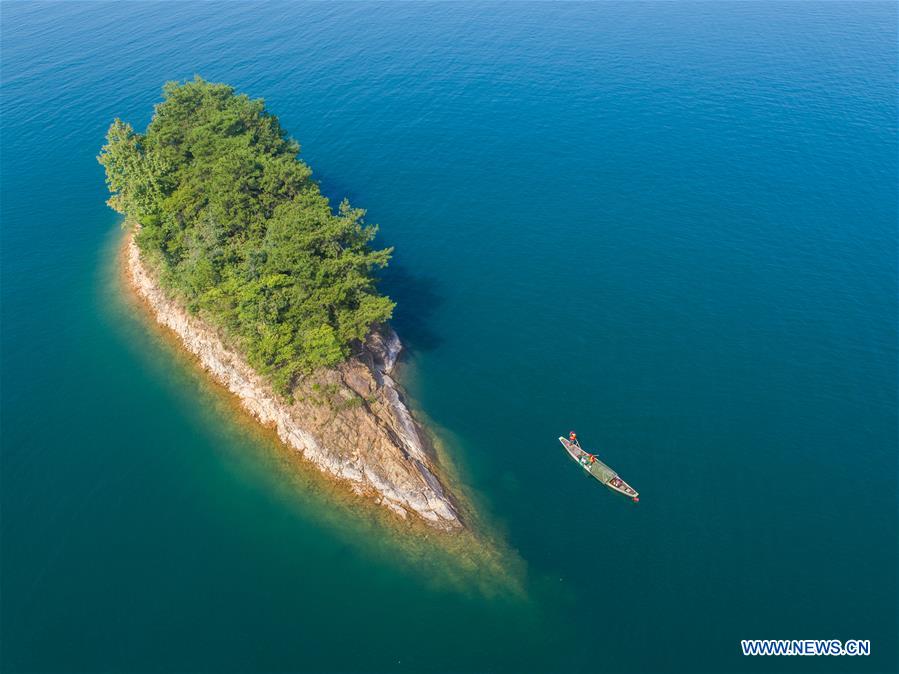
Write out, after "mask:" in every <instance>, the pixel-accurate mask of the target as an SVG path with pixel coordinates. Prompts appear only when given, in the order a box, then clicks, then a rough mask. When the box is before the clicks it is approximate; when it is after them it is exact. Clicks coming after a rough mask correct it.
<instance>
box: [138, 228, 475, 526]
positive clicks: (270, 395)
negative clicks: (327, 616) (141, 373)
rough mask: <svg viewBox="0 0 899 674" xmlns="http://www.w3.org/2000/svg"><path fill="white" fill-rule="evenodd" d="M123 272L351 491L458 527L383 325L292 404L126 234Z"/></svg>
mask: <svg viewBox="0 0 899 674" xmlns="http://www.w3.org/2000/svg"><path fill="white" fill-rule="evenodd" d="M125 245H126V264H127V271H128V277H129V279H130V281H131V284H132V286H133V287H134V289H135V291H136V292H137V293H138V295H140V297H142V298H143V299H144V300H145V301H146V302H147V304H148V305H149V307H150V310H151V311H152V313H153V315H154V317H155V318H156V320H157V321H158V322H159V323H160V324H162V325H164V326H166V327H167V328H169V329H170V330H172V331H173V332H174V333H175V334H176V335H178V337H179V339H180V340H181V342H182V343H183V345H184V347H185V348H186V349H187V350H188V351H190V352H191V353H192V354H194V355H195V356H197V358H199V360H200V364H201V365H202V366H203V368H204V369H206V370H207V371H208V372H209V373H210V374H211V375H212V377H213V378H214V379H215V380H216V381H217V382H219V383H220V384H222V385H223V386H225V387H226V388H227V389H228V390H229V391H230V392H231V393H233V394H234V395H236V396H237V397H238V398H239V399H240V401H241V403H242V405H243V406H244V408H246V409H247V411H249V412H250V414H252V415H253V416H254V417H256V419H258V420H259V421H260V423H262V424H264V425H270V426H273V427H274V428H275V430H276V431H277V433H278V437H279V438H281V440H282V441H283V442H285V443H286V444H287V445H289V446H290V447H292V448H293V449H296V450H298V451H299V452H301V453H302V454H303V456H304V457H305V458H306V459H308V460H309V461H311V462H312V463H314V464H315V465H316V466H318V467H319V468H320V469H321V470H322V471H324V472H326V473H328V474H330V475H332V476H334V477H336V478H339V479H341V480H345V481H347V482H349V483H350V486H351V488H352V489H353V491H356V492H358V493H362V494H367V495H371V496H372V497H374V499H375V501H376V502H377V503H380V504H381V505H384V506H385V507H387V508H388V509H390V510H391V511H393V512H395V513H397V514H398V515H401V516H402V517H404V518H405V517H406V515H407V514H408V513H413V514H415V515H417V516H419V517H420V518H422V519H423V520H424V521H425V522H427V523H428V524H430V525H432V526H434V527H436V528H439V529H446V530H451V529H458V528H461V526H462V524H461V522H460V519H459V515H458V513H457V511H456V508H455V507H454V506H453V504H452V502H451V500H450V498H449V497H448V495H447V494H446V493H445V491H444V489H443V487H442V486H441V484H440V481H439V480H438V479H437V477H436V475H435V473H434V468H433V462H432V459H431V457H430V456H429V455H428V453H427V452H426V451H425V447H424V443H423V441H422V435H421V430H420V429H419V427H418V425H417V424H416V422H415V420H414V419H413V418H412V415H411V413H410V412H409V409H408V408H407V407H406V405H405V403H404V402H403V398H402V395H401V394H400V391H399V389H398V388H397V385H396V383H395V382H394V380H393V379H392V378H391V377H390V373H391V371H392V370H393V366H394V365H395V363H396V358H397V355H398V354H399V352H400V350H401V349H402V344H401V343H400V340H399V337H397V335H396V333H395V332H394V331H393V330H392V329H391V328H389V327H385V328H384V329H382V330H381V331H379V332H374V333H372V335H370V336H369V338H368V340H367V341H366V343H365V344H364V345H363V346H362V348H361V349H360V352H359V353H358V354H356V355H354V356H353V357H352V358H350V359H349V360H348V361H346V362H345V363H343V364H341V365H339V366H338V367H335V368H332V369H324V370H321V371H319V372H316V373H314V374H313V375H310V376H308V377H305V378H304V379H303V380H302V381H301V382H300V384H299V385H297V387H296V388H295V389H294V391H293V398H294V400H293V401H292V402H288V401H286V400H284V399H283V398H281V397H280V396H278V395H277V394H276V393H275V392H274V391H273V390H272V388H271V387H270V386H269V385H268V384H267V383H266V382H265V380H264V379H263V378H262V377H260V376H259V375H258V374H257V373H256V371H255V370H253V368H251V367H250V366H249V364H248V363H247V362H246V361H245V359H244V358H243V357H242V356H241V355H240V354H239V353H237V352H236V351H235V350H233V349H231V348H229V347H227V346H226V345H225V343H224V341H223V340H222V338H221V337H220V335H219V334H218V332H217V331H216V330H214V329H213V328H212V327H211V326H209V325H208V324H206V323H205V322H204V321H202V320H201V319H199V318H197V317H195V316H191V315H190V314H188V313H187V311H185V310H184V308H183V307H182V306H181V305H180V304H179V303H178V302H176V301H174V300H172V299H170V298H169V297H168V296H167V295H166V294H165V293H164V292H163V290H162V289H161V288H160V286H159V284H158V283H157V282H156V279H155V277H154V275H153V273H152V272H151V271H150V270H149V269H148V268H147V266H146V265H145V264H144V263H143V261H142V260H141V256H140V250H139V249H138V247H137V245H136V244H135V242H134V237H133V235H130V234H129V236H128V238H127V241H126V244H125Z"/></svg>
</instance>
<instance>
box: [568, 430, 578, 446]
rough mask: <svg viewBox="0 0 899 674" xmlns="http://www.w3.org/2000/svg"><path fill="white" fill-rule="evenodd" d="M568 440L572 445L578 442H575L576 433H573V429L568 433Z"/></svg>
mask: <svg viewBox="0 0 899 674" xmlns="http://www.w3.org/2000/svg"><path fill="white" fill-rule="evenodd" d="M568 442H570V443H571V444H572V445H576V444H578V443H577V433H575V432H574V431H571V433H569V434H568Z"/></svg>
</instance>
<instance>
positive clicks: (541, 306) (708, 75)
mask: <svg viewBox="0 0 899 674" xmlns="http://www.w3.org/2000/svg"><path fill="white" fill-rule="evenodd" d="M0 24H2V35H0V37H2V118H0V120H2V205H0V207H2V212H0V214H2V239H0V244H2V259H0V262H2V266H0V270H2V284H0V286H2V288H0V292H2V324H0V332H2V335H0V337H2V388H0V395H2V419H0V421H2V465H0V467H2V472H0V480H2V482H0V484H2V490H0V494H2V495H0V499H2V504H0V505H2V510H0V518H2V520H0V526H2V529H0V533H2V539H0V543H2V567H0V572H2V575H0V590H2V592H0V620H2V622H0V627H2V633H0V634H2V643H0V667H2V669H3V670H4V671H19V670H55V671H60V670H91V671H126V670H127V671H136V670H141V671H143V670H161V671H162V670H164V671H174V670H178V671H183V670H234V671H249V670H265V671H287V670H307V671H324V670H331V671H336V670H341V671H345V670H372V671H374V670H377V671H383V670H397V671H399V670H403V671H413V672H414V671H447V670H452V671H467V670H477V671H510V672H515V671H524V670H535V671H610V672H611V671H639V672H651V671H708V672H722V671H817V670H825V671H841V670H843V671H856V672H869V671H890V670H895V669H896V668H897V657H899V656H897V634H899V626H897V568H899V564H897V540H899V535H897V534H899V532H897V512H899V503H897V473H899V469H897V453H899V452H897V419H896V408H897V400H896V395H897V394H896V389H897V368H896V359H897V354H896V348H897V347H896V344H897V334H896V333H897V330H896V326H897V306H896V305H897V278H896V277H897V259H896V257H897V237H896V222H897V198H896V187H897V142H896V141H897V133H896V131H897V129H896V103H897V101H896V98H897V94H896V92H897V53H896V52H897V47H896V25H897V10H896V5H895V4H893V3H879V4H878V3H836V2H828V3H813V2H804V3H783V4H778V3H764V2H759V3H701V4H636V3H634V4H630V3H628V4H619V3H604V4H564V5H548V4H465V3H462V4H390V5H373V4H317V5H303V6H295V5H292V4H264V5H258V4H254V5H252V6H251V5H248V4H239V3H228V4H205V3H204V4H189V3H161V4H152V3H131V4H106V3H87V4H81V3H56V4H36V3H28V4H19V3H3V4H2V6H0ZM195 73H200V74H202V75H203V76H204V77H206V78H208V79H212V80H221V81H227V82H230V83H232V84H234V85H235V86H237V87H238V88H239V89H241V90H243V91H246V92H247V93H249V94H250V95H252V96H261V97H264V98H265V99H266V100H267V102H268V105H269V107H270V109H271V110H272V111H273V112H274V113H276V114H277V115H279V116H280V117H281V120H282V122H283V124H284V125H285V126H286V128H288V129H289V130H290V131H291V133H292V134H293V135H295V136H296V137H297V138H298V139H299V140H300V142H301V143H302V145H303V155H304V157H305V158H306V159H307V160H308V161H309V162H310V163H311V165H312V166H313V168H314V169H315V170H316V174H317V176H318V178H319V179H320V180H321V181H322V185H323V188H324V190H325V191H326V192H327V193H328V194H330V195H333V196H334V197H335V198H340V197H342V196H344V195H347V196H349V197H350V199H351V200H353V201H354V202H356V203H357V204H358V205H362V206H364V207H366V208H368V209H369V219H370V220H371V221H373V222H378V223H380V225H381V227H382V233H381V237H380V238H381V241H382V242H383V243H384V244H389V245H394V246H396V251H397V252H396V257H395V261H394V264H393V266H392V267H391V269H390V270H389V273H388V274H387V275H386V278H385V287H386V289H387V290H388V291H389V292H390V293H391V294H392V295H393V296H394V297H395V299H397V300H398V302H399V308H398V311H397V316H396V321H395V323H396V327H397V330H398V331H399V332H400V334H401V335H402V337H403V338H404V339H405V341H406V342H407V344H408V346H409V354H408V357H407V360H406V363H405V369H404V377H405V380H406V383H407V386H408V389H409V391H410V393H411V395H412V398H413V399H414V401H415V404H416V406H418V407H419V408H420V409H421V410H423V411H424V412H425V413H426V414H427V415H428V416H429V417H430V418H431V419H432V420H433V422H434V424H435V426H436V427H437V428H440V429H442V430H441V434H442V437H443V439H444V442H445V444H446V446H447V449H448V451H449V452H450V453H451V454H452V456H453V457H454V460H455V462H456V464H457V466H458V471H459V473H460V475H461V478H462V480H463V481H464V483H465V484H466V485H467V493H468V494H469V495H470V498H471V499H472V500H473V501H474V502H475V503H477V505H478V508H479V512H480V513H481V514H482V517H483V522H482V523H481V526H482V528H483V530H484V531H485V532H486V533H485V535H487V536H489V537H491V539H492V543H491V546H492V548H493V550H494V554H496V555H498V556H499V557H498V558H499V559H500V560H501V564H502V566H503V567H505V569H506V573H505V574H502V573H496V571H495V570H494V569H492V568H488V565H487V564H485V563H484V562H483V557H482V556H479V555H473V556H472V557H471V558H467V559H463V560H462V561H458V560H457V556H458V555H457V554H449V555H447V554H445V553H439V552H432V547H433V546H432V545H431V542H429V541H421V540H413V541H412V542H411V543H410V542H408V541H406V542H399V541H401V540H403V538H404V537H403V536H401V535H398V534H397V533H395V532H393V531H391V530H390V528H389V527H387V526H386V525H384V523H383V522H382V521H381V520H380V519H379V518H378V517H377V516H376V515H374V514H373V513H372V512H371V511H370V510H368V509H366V508H360V507H359V506H358V504H354V503H353V502H349V503H347V502H345V500H344V499H341V498H339V497H335V495H334V494H333V493H331V492H330V491H329V490H328V489H327V487H325V486H323V485H322V484H321V483H320V481H317V480H316V479H315V478H314V477H312V476H309V475H304V474H303V471H302V467H301V466H297V465H296V464H297V462H296V461H292V460H291V457H289V456H285V455H284V454H283V453H281V452H279V450H278V448H277V447H276V446H273V444H272V443H271V442H270V440H269V439H268V438H267V436H264V435H261V434H259V433H257V432H255V431H253V430H252V428H248V427H247V426H246V425H245V424H243V423H240V421H239V417H237V416H236V415H234V414H233V412H232V410H231V409H230V407H229V405H228V403H227V400H226V399H224V398H223V397H222V396H221V395H219V394H218V393H216V391H215V390H214V389H212V388H211V387H209V386H207V385H205V384H204V382H203V378H202V377H200V376H198V375H197V373H196V371H195V370H194V369H193V368H192V366H191V364H190V363H189V361H187V360H186V359H184V358H180V357H178V355H177V353H176V352H174V351H173V350H172V348H171V345H170V344H168V343H167V342H166V341H165V340H162V339H160V338H158V337H157V336H156V335H155V334H154V333H152V332H149V333H148V332H147V330H146V326H145V324H144V323H142V321H141V319H140V317H139V316H137V314H136V313H135V312H134V311H133V308H132V307H130V306H129V305H128V304H127V303H126V302H125V301H123V299H122V297H121V294H120V292H119V288H118V285H117V277H116V273H115V260H114V257H115V250H116V245H117V242H118V237H119V233H118V221H117V219H116V217H115V214H114V213H113V212H111V211H110V210H108V209H107V208H106V207H105V206H104V203H103V202H104V200H105V198H106V196H105V188H104V185H103V179H102V173H101V168H100V167H99V166H98V165H97V164H96V162H95V160H94V156H95V155H96V153H97V151H98V148H99V146H100V144H101V142H102V139H103V134H104V132H105V129H106V127H107V126H108V124H109V122H110V121H111V119H112V118H113V117H115V116H120V117H123V118H125V119H127V120H129V121H131V122H132V123H134V124H135V126H138V127H143V126H145V125H146V123H147V122H148V120H149V117H150V115H151V113H152V107H151V106H152V103H153V102H155V101H157V100H158V98H159V95H160V86H161V84H162V83H163V82H164V81H166V80H169V79H183V78H188V77H192V76H193V75H194V74H195ZM572 428H575V429H577V431H578V432H579V435H580V436H581V437H582V439H583V440H584V441H585V442H586V443H587V444H589V445H591V446H593V447H596V448H598V449H599V450H600V455H601V456H602V458H603V459H604V460H605V461H607V462H608V463H609V464H610V465H611V466H613V467H615V468H616V469H617V470H618V471H619V472H620V473H621V474H622V476H623V477H624V478H625V479H627V480H628V481H629V482H631V483H632V484H633V485H634V486H635V487H636V488H637V489H639V490H640V491H641V502H640V503H639V504H638V505H634V504H632V503H630V502H629V501H627V500H626V499H624V498H621V497H618V496H617V495H615V494H612V493H611V492H609V491H608V490H605V489H603V488H601V487H599V486H598V485H596V484H595V483H594V482H592V481H591V480H590V479H589V478H586V477H585V476H583V475H581V474H580V472H579V470H578V469H577V468H576V466H574V465H573V464H571V463H570V461H569V460H568V459H566V457H565V456H564V455H563V454H562V450H561V448H560V447H559V446H558V443H557V441H556V437H557V436H558V435H559V434H561V433H566V432H567V431H568V430H570V429H572ZM472 567H475V570H474V571H473V570H472ZM478 567H480V568H481V570H482V573H478ZM460 568H461V569H462V570H461V571H460V570H459V569H460ZM745 638H787V639H789V638H797V639H799V638H801V639H807V638H837V639H850V638H860V639H870V640H871V641H872V655H871V657H869V658H855V659H849V658H797V659H776V658H766V659H760V658H757V659H747V658H743V657H742V656H741V655H740V646H739V640H740V639H745Z"/></svg>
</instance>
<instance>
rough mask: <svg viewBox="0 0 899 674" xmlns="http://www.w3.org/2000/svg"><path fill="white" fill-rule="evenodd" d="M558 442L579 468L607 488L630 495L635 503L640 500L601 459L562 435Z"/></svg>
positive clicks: (631, 488)
mask: <svg viewBox="0 0 899 674" xmlns="http://www.w3.org/2000/svg"><path fill="white" fill-rule="evenodd" d="M559 442H561V443H562V446H563V447H564V448H565V451H566V452H568V455H569V456H570V457H571V458H572V459H574V460H575V461H577V462H578V463H579V464H580V466H581V468H583V469H584V470H586V471H587V472H588V473H590V475H592V476H593V477H595V478H596V479H597V480H599V481H600V482H602V483H603V484H604V485H606V486H607V487H608V488H609V489H611V490H613V491H617V492H618V493H619V494H624V495H625V496H630V497H631V498H632V499H634V502H635V503H636V502H637V501H639V500H640V494H639V493H638V492H637V490H636V489H634V488H633V487H632V486H630V485H629V484H628V483H627V482H625V481H624V480H622V479H621V478H620V477H618V473H616V472H615V471H614V470H612V469H611V468H609V467H608V466H607V465H606V464H604V463H603V462H602V461H600V460H599V459H597V458H596V457H595V456H593V455H592V454H590V453H589V452H585V451H584V450H583V449H582V448H581V446H580V445H579V444H575V443H572V442H569V441H568V440H566V439H565V438H563V437H560V438H559Z"/></svg>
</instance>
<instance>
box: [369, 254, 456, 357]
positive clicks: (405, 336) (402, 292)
mask: <svg viewBox="0 0 899 674" xmlns="http://www.w3.org/2000/svg"><path fill="white" fill-rule="evenodd" d="M379 287H380V289H381V291H382V292H384V293H386V294H387V295H388V296H390V298H391V299H392V300H393V301H394V302H396V305H397V306H396V309H395V310H394V314H393V318H392V319H391V321H390V322H391V324H392V325H393V327H394V328H395V329H396V331H397V333H399V335H400V338H401V339H402V340H403V345H404V346H405V347H406V348H407V349H408V350H409V353H416V352H421V351H431V350H432V349H435V348H437V347H438V346H440V344H441V342H442V341H443V340H442V339H441V337H440V336H439V335H438V334H437V332H436V331H435V330H434V329H433V328H432V327H431V323H432V322H433V319H434V316H435V315H436V312H437V310H438V309H439V308H440V306H441V305H442V304H443V302H444V297H443V295H441V294H440V292H439V289H438V284H437V281H436V279H434V278H432V277H430V276H424V275H421V274H416V273H414V272H412V271H410V270H409V268H408V267H406V266H404V265H403V264H402V263H400V262H397V261H396V260H394V261H392V262H391V263H390V265H389V266H388V267H387V268H386V269H385V270H384V271H383V272H382V273H381V282H380V283H379Z"/></svg>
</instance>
